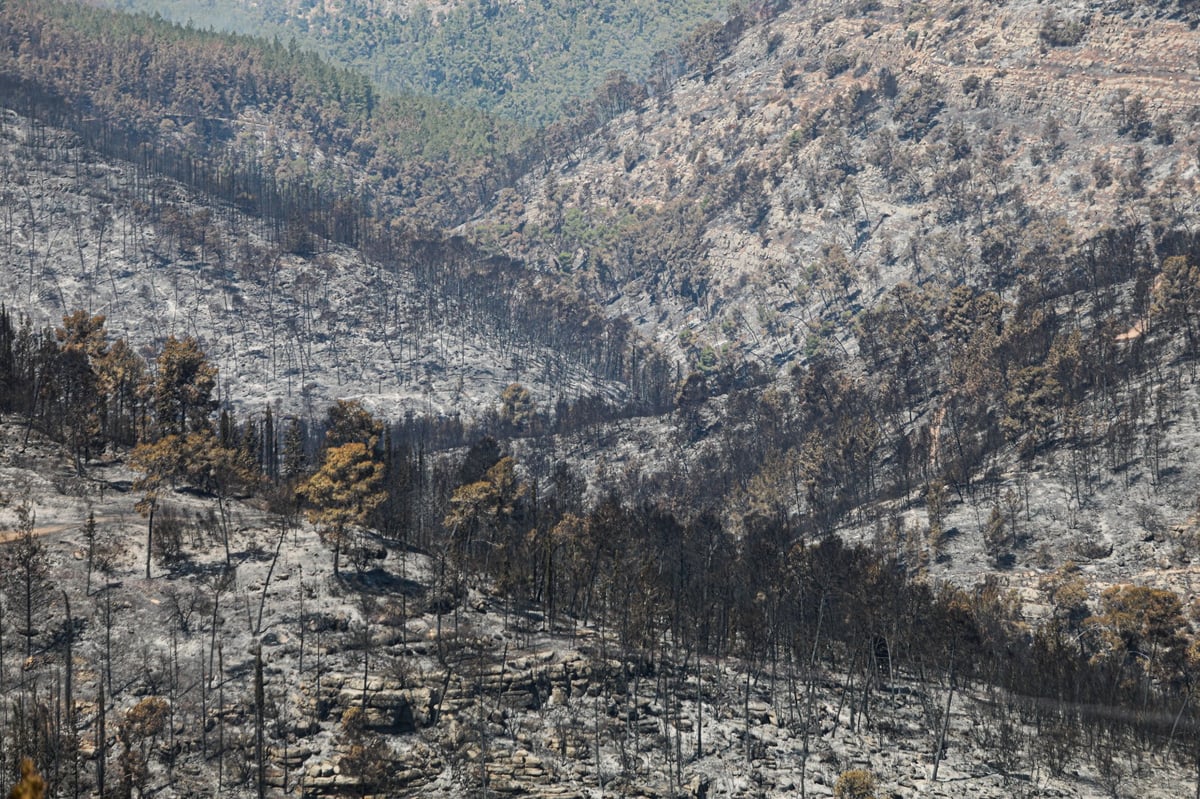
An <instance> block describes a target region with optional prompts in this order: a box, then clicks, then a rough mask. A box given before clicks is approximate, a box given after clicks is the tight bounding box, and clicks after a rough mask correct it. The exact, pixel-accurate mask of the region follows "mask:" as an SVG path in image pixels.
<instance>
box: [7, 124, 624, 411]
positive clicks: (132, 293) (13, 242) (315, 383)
mask: <svg viewBox="0 0 1200 799" xmlns="http://www.w3.org/2000/svg"><path fill="white" fill-rule="evenodd" d="M0 174H2V175H3V176H4V185H3V188H0V196H2V197H3V198H4V207H5V213H4V221H3V242H4V245H5V246H4V247H3V252H2V253H0V292H3V294H4V296H5V297H6V298H7V300H6V302H7V304H8V306H9V309H10V310H11V311H12V312H13V313H14V314H15V315H17V316H25V317H27V318H28V320H29V322H30V323H31V324H32V325H33V326H34V327H35V328H41V327H43V326H51V327H53V326H55V325H58V324H60V323H61V320H62V317H63V316H64V315H66V314H68V313H71V312H72V311H74V310H75V309H78V308H82V309H85V310H87V311H89V312H91V313H97V314H103V315H105V316H106V317H107V319H108V327H109V329H110V330H112V331H113V332H114V333H115V334H116V335H118V336H120V337H123V338H125V339H127V341H128V342H129V343H130V344H131V346H133V347H134V348H135V350H138V351H142V352H151V351H154V350H156V349H157V348H158V347H159V346H160V345H161V342H162V341H163V340H165V339H166V337H167V336H169V335H176V336H184V335H194V336H197V337H198V338H199V339H200V340H201V341H202V342H203V345H204V347H205V348H206V350H207V352H208V354H209V355H210V357H211V358H212V359H213V360H214V362H215V363H216V364H217V366H218V367H219V369H220V375H221V390H220V395H221V397H222V398H223V399H224V400H225V401H227V402H228V403H230V404H231V405H232V406H234V407H236V408H239V409H241V410H243V411H244V412H249V413H255V412H261V411H262V410H263V409H264V408H265V407H267V406H272V407H274V408H275V410H276V411H277V412H278V411H279V410H283V411H284V412H285V413H288V414H305V415H308V416H313V415H315V414H319V413H321V412H322V411H323V409H324V408H325V406H327V405H329V404H330V403H331V402H332V401H333V399H334V398H336V397H360V398H364V399H366V400H367V401H368V403H369V404H370V405H371V406H372V407H374V408H376V409H378V411H379V412H380V413H383V414H385V415H387V416H388V417H391V418H400V417H402V416H403V415H404V413H405V411H411V412H416V413H418V414H429V415H438V414H443V413H451V412H453V411H457V410H465V411H467V412H468V414H472V415H473V414H478V413H480V412H482V411H483V410H485V409H487V408H489V407H492V406H494V405H497V404H498V402H499V396H500V392H501V390H502V389H503V388H504V387H505V386H506V385H508V384H509V383H512V382H514V381H522V382H524V383H527V384H528V385H529V387H530V388H531V389H532V390H533V391H534V393H535V394H536V395H537V396H538V397H539V398H541V401H542V402H549V401H550V399H551V398H552V397H573V396H580V395H583V394H604V395H608V396H611V397H613V398H618V397H620V396H622V395H623V392H624V389H623V388H622V387H621V386H620V385H619V384H617V383H616V382H614V381H612V380H611V379H605V378H603V377H600V376H597V375H595V374H593V373H592V370H591V369H590V368H589V365H588V364H587V363H586V362H581V361H579V360H577V359H576V358H574V357H572V355H571V347H569V346H565V345H564V346H561V347H558V348H551V347H548V346H546V345H544V344H534V343H533V342H532V341H531V340H530V338H529V334H528V332H527V331H525V330H523V328H522V325H521V324H520V323H519V322H514V321H511V320H506V319H505V316H506V315H507V314H508V313H509V311H506V310H497V309H485V308H480V307H479V306H478V304H477V303H476V302H474V301H473V300H471V299H469V298H467V297H464V293H466V292H469V291H471V289H470V288H469V286H470V283H469V280H470V279H471V278H470V277H469V276H467V275H464V276H463V277H462V278H460V280H459V281H458V282H456V283H455V285H454V288H453V289H450V288H447V286H446V284H445V277H446V276H445V274H442V275H441V278H442V280H438V279H435V278H431V277H430V276H429V272H430V270H431V269H439V268H441V267H442V266H443V265H444V264H446V263H447V260H448V258H447V256H446V255H443V254H440V253H439V252H437V251H436V249H433V250H432V251H431V252H429V253H427V254H425V253H422V252H421V251H420V250H418V249H414V251H413V253H412V254H411V256H410V257H409V258H403V257H398V258H397V259H396V260H395V261H394V262H392V263H391V264H390V265H388V266H382V265H380V264H379V263H378V262H374V261H371V260H368V259H367V258H366V257H364V256H363V255H362V254H361V253H357V252H355V251H353V250H351V249H349V248H348V247H345V246H341V245H336V244H333V243H330V242H321V243H320V247H319V248H318V249H319V251H318V252H315V253H313V254H310V255H300V254H296V253H292V252H287V251H283V250H281V249H280V248H279V246H278V245H277V243H276V240H277V237H276V236H275V235H274V231H273V228H272V227H271V226H270V225H269V224H268V223H266V222H265V221H264V220H262V219H256V218H254V217H250V216H247V215H245V214H244V213H242V212H240V211H238V210H236V209H234V208H232V207H230V206H228V205H223V204H214V203H213V201H212V199H211V198H209V197H205V196H203V195H199V194H197V193H195V192H189V191H188V190H186V189H185V188H183V187H182V186H180V185H178V184H176V183H174V182H172V181H170V180H165V179H161V178H158V177H155V176H153V175H149V174H147V173H146V172H145V171H144V170H141V169H138V168H136V167H134V166H132V165H129V164H122V163H120V162H111V161H104V160H100V159H98V158H96V157H95V155H94V154H93V153H90V152H88V151H87V150H85V149H84V148H83V147H82V146H81V145H80V144H79V142H78V140H77V139H76V138H75V137H73V136H72V135H70V134H68V133H65V132H63V131H59V130H55V129H49V130H47V129H46V128H44V127H41V126H39V125H35V124H34V123H32V122H31V121H30V120H28V119H26V118H23V117H19V116H17V115H15V114H13V113H12V112H8V113H7V115H6V116H5V118H4V123H3V128H2V131H0ZM447 249H448V250H449V249H452V247H449V246H448V248H447ZM462 257H463V258H469V257H470V255H469V254H467V255H466V256H462ZM422 260H424V261H425V263H422ZM471 270H472V271H474V270H478V276H477V277H475V278H474V279H475V280H478V281H485V280H488V272H487V271H486V265H484V264H478V265H472V267H471ZM507 279H510V278H505V277H503V276H497V277H496V278H494V279H493V280H492V282H490V283H488V284H487V286H488V287H487V288H485V291H491V290H493V288H494V286H496V285H499V284H501V283H503V282H504V281H505V280H507ZM527 300H530V301H531V300H533V297H529V298H527ZM497 304H498V305H499V306H500V308H504V303H503V300H501V301H500V302H499V303H497ZM519 304H520V298H519V297H517V298H515V299H514V301H512V303H511V305H512V307H513V308H515V307H518V306H519ZM569 337H570V334H564V338H569Z"/></svg>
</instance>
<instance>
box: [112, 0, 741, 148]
mask: <svg viewBox="0 0 1200 799" xmlns="http://www.w3.org/2000/svg"><path fill="white" fill-rule="evenodd" d="M103 1H104V2H105V4H107V5H109V6H110V7H113V8H121V9H127V10H138V11H148V12H157V13H160V14H162V15H163V16H164V17H166V18H167V19H171V20H174V21H176V22H188V21H191V22H192V23H194V24H195V25H197V26H200V27H209V26H212V27H214V28H216V29H218V30H228V31H236V32H239V33H250V34H255V35H265V36H268V37H270V36H278V37H280V38H281V39H283V40H284V41H287V40H288V39H290V38H293V37H294V38H295V40H296V41H297V42H298V43H300V44H301V45H302V46H305V47H311V48H314V49H316V50H318V51H319V52H321V53H324V54H326V55H328V56H330V57H331V58H334V59H336V60H338V61H340V62H342V63H344V64H347V65H350V66H353V67H355V68H356V69H359V70H360V71H362V72H363V73H364V74H366V75H368V76H370V77H371V78H372V79H374V80H376V81H378V82H379V84H380V85H382V86H385V87H388V88H391V89H401V90H405V91H413V92H420V93H427V94H430V95H433V96H435V97H439V98H442V99H445V100H448V101H450V102H453V103H456V104H459V105H463V106H467V107H471V108H479V109H484V110H488V111H492V112H495V113H497V114H499V115H501V116H504V117H508V118H511V119H514V120H517V121H520V122H522V123H524V124H529V125H539V124H547V123H549V122H551V121H553V120H554V119H556V118H558V117H560V116H561V115H562V114H563V112H564V107H565V106H566V105H567V104H568V103H569V102H570V101H572V100H578V99H580V98H587V97H590V96H591V94H592V92H594V91H595V90H596V88H597V87H599V86H600V85H601V83H602V82H603V81H604V78H605V75H606V73H608V72H609V71H610V70H621V71H624V72H626V73H628V74H629V75H630V76H631V77H633V78H634V79H636V80H640V79H642V78H644V77H646V76H647V75H648V74H649V72H650V69H651V64H652V62H653V61H654V59H655V58H656V57H658V58H660V59H661V58H668V59H669V58H672V57H673V56H672V55H671V51H672V50H673V49H674V47H675V45H676V44H677V43H678V42H679V41H680V40H681V39H683V38H684V36H685V34H687V33H688V32H689V31H690V30H691V29H693V28H695V27H697V26H699V25H700V24H701V23H703V22H706V21H708V20H710V19H713V18H715V17H718V16H721V15H723V14H725V12H726V5H727V4H725V3H723V2H719V1H718V0H654V1H653V2H644V1H639V0H609V2H605V3H577V2H569V0H546V1H545V2H537V3H515V2H510V1H509V0H466V1H465V2H458V1H457V0H453V1H452V2H444V3H423V2H379V1H378V0H349V1H348V2H338V3H333V2H325V1H324V0H322V1H321V2H302V1H301V0H266V1H264V2H257V3H248V2H240V1H239V0H218V1H217V2H211V1H210V0H103ZM656 54H657V55H656Z"/></svg>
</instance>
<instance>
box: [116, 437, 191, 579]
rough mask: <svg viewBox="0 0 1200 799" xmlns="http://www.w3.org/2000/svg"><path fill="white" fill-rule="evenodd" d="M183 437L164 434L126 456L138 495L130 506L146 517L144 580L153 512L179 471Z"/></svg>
mask: <svg viewBox="0 0 1200 799" xmlns="http://www.w3.org/2000/svg"><path fill="white" fill-rule="evenodd" d="M183 443H184V437H183V436H178V435H174V434H172V435H168V436H164V437H163V438H160V439H158V440H157V441H151V442H144V443H142V444H139V445H138V446H137V447H136V448H135V449H134V450H133V453H132V454H131V455H130V466H132V467H133V469H134V470H135V471H137V472H139V475H138V477H137V479H135V480H134V481H133V490H134V491H136V492H138V493H139V494H141V498H140V499H138V501H137V504H136V505H134V508H135V509H136V510H137V512H138V513H140V514H142V515H143V516H145V517H146V579H150V556H151V553H152V552H153V544H154V514H155V512H156V511H157V510H158V503H159V501H160V500H161V499H162V496H163V494H164V492H166V491H167V490H169V489H170V488H171V486H172V484H173V483H174V482H175V480H176V479H177V477H178V475H180V474H182V473H183V469H184V463H185V458H184V446H183Z"/></svg>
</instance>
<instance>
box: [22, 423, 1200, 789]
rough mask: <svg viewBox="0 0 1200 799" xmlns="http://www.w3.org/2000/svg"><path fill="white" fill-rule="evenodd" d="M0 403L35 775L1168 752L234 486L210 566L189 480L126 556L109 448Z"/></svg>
mask: <svg viewBox="0 0 1200 799" xmlns="http://www.w3.org/2000/svg"><path fill="white" fill-rule="evenodd" d="M16 421H17V420H15V419H11V418H8V419H5V420H4V421H3V422H2V423H0V474H2V475H3V479H4V484H5V485H6V486H8V488H7V489H6V491H5V499H6V502H9V503H10V504H9V506H8V507H7V508H6V509H5V510H3V511H0V528H6V527H9V526H10V525H18V524H19V520H20V517H19V516H18V515H17V513H16V510H17V508H18V507H20V508H23V509H25V510H27V511H29V512H31V513H32V514H33V516H34V518H35V520H36V524H37V525H38V528H37V529H38V534H37V535H36V536H35V538H34V542H35V546H36V547H37V552H36V557H37V558H38V559H40V560H39V562H43V563H44V566H45V568H46V569H47V570H48V571H47V572H45V573H43V576H44V575H45V574H52V575H53V585H52V586H51V585H49V584H46V583H44V582H37V583H35V584H34V588H33V590H34V591H35V592H36V597H38V598H39V599H38V605H37V608H36V610H35V612H34V615H33V616H32V618H33V620H34V628H33V630H32V632H31V635H30V637H29V638H30V640H31V641H32V642H33V643H34V644H35V649H34V651H35V653H36V654H35V655H34V656H33V657H31V658H29V659H27V660H24V661H23V662H22V653H23V651H24V647H25V643H26V636H25V635H23V634H21V633H19V632H17V633H16V634H13V635H9V636H6V637H5V638H4V639H3V642H2V646H0V680H2V681H3V683H4V685H5V686H6V688H5V696H6V698H7V699H12V700H14V707H20V708H21V710H19V711H16V712H12V713H11V714H10V715H9V716H8V717H7V720H6V727H8V731H9V732H10V733H11V734H14V735H18V736H24V737H22V738H20V740H21V741H22V744H23V748H24V751H36V750H39V747H43V746H45V747H51V748H50V749H49V753H50V754H51V756H52V759H51V760H50V761H49V763H50V765H49V766H48V767H44V771H45V773H46V776H47V777H48V778H49V780H50V784H51V786H52V788H53V789H54V790H55V791H56V793H55V795H69V790H71V789H72V788H71V786H72V785H80V786H81V788H82V790H83V791H84V793H85V794H86V793H88V792H89V791H93V790H94V788H93V786H94V785H95V780H96V779H97V772H96V770H95V764H96V762H97V758H101V757H105V758H106V759H107V760H108V761H109V768H110V770H109V773H108V776H107V778H105V779H106V780H107V781H108V784H109V786H110V790H125V789H126V788H128V789H131V790H133V791H138V792H142V793H151V792H152V793H154V794H155V795H157V796H163V797H172V796H195V795H199V794H211V793H216V794H219V795H221V796H236V797H240V796H253V795H256V791H257V786H258V784H259V779H260V776H261V780H262V784H263V785H264V786H265V789H266V792H267V794H268V795H271V794H276V795H296V796H306V797H323V796H354V795H360V794H361V793H362V792H365V791H374V792H375V793H376V795H378V794H383V795H390V796H398V795H415V794H418V793H419V794H421V795H444V796H469V795H477V794H479V793H487V794H489V795H500V796H529V797H548V798H549V797H598V796H602V795H609V796H611V795H614V794H615V795H621V796H630V797H639V796H640V797H659V796H690V797H700V796H729V797H733V796H751V795H753V796H767V797H783V796H795V795H797V793H798V792H799V791H800V790H801V787H800V786H801V785H802V784H803V785H804V786H805V787H804V791H805V795H808V796H817V797H820V796H831V795H833V790H832V789H833V786H834V785H835V783H836V782H837V780H838V778H839V775H840V774H842V773H843V772H846V771H850V770H853V769H865V770H867V771H869V772H870V773H872V774H873V775H875V778H876V779H877V780H878V788H879V792H880V794H879V795H901V796H909V795H917V794H920V795H926V796H937V797H943V796H944V797H951V796H963V795H969V796H975V797H981V798H985V797H986V798H990V797H1008V796H1013V795H1030V796H1073V797H1100V796H1109V795H1111V794H1112V792H1113V791H1117V792H1119V794H1120V795H1130V796H1163V797H1165V796H1176V795H1181V792H1180V791H1179V790H1178V789H1179V788H1180V787H1181V785H1183V784H1184V781H1185V780H1186V779H1188V776H1187V775H1185V774H1184V773H1182V771H1181V770H1180V769H1179V768H1178V766H1176V765H1173V764H1171V763H1170V762H1163V761H1160V760H1154V761H1152V762H1148V761H1146V760H1144V759H1142V758H1141V757H1138V758H1133V757H1131V756H1130V757H1127V756H1126V755H1125V754H1114V753H1110V752H1102V753H1100V754H1099V755H1098V756H1096V757H1095V758H1087V759H1084V758H1077V757H1076V756H1075V755H1071V754H1067V753H1068V752H1074V751H1075V750H1074V749H1073V747H1077V746H1078V745H1079V741H1076V740H1072V739H1071V738H1070V737H1069V736H1070V735H1074V733H1070V732H1069V730H1067V729H1066V728H1064V729H1059V728H1057V727H1055V728H1051V727H1043V728H1041V729H1038V728H1036V727H1035V726H1033V725H1031V724H1022V723H1019V722H1016V723H1014V721H1013V719H1014V717H1013V716H1010V715H1006V714H1003V713H1000V712H999V707H1000V705H1002V704H1010V703H1011V702H1012V701H1013V700H1012V698H1010V697H1005V696H1003V695H1002V694H997V693H995V692H993V691H991V690H989V689H988V688H987V687H986V686H983V685H979V686H973V685H970V684H967V685H957V686H953V687H951V685H952V683H940V682H937V681H925V680H918V679H915V678H914V677H912V676H901V675H890V674H889V673H888V672H887V669H886V668H883V670H882V671H879V672H875V673H874V676H872V677H871V678H870V679H869V681H868V682H865V683H856V682H855V678H854V677H849V678H848V679H846V675H843V674H841V673H839V672H838V671H837V670H835V669H831V668H828V667H827V666H826V665H825V664H824V660H822V661H821V663H820V664H818V665H816V666H815V667H806V668H803V669H800V670H796V671H793V670H792V669H791V668H790V667H789V668H788V669H783V668H779V669H778V670H777V669H775V668H766V667H756V666H755V665H754V664H752V663H749V662H747V661H744V660H742V659H739V658H737V657H730V656H726V657H722V658H712V657H707V656H706V657H704V658H702V659H700V660H699V661H698V662H696V661H693V662H691V663H690V664H689V661H688V659H687V658H681V656H680V653H679V652H677V651H675V652H671V651H669V650H664V651H663V652H662V653H660V654H659V655H658V656H654V655H653V654H651V655H650V656H649V657H646V654H645V653H643V654H638V653H634V652H631V651H628V650H626V649H624V648H623V647H622V646H621V644H620V641H619V635H618V630H617V628H615V627H608V626H605V625H603V624H599V623H586V622H582V621H581V620H578V619H570V618H559V619H558V620H557V621H555V620H552V619H549V618H547V617H546V616H545V615H544V614H543V613H542V612H541V611H539V610H536V609H534V608H530V607H528V606H524V605H522V604H520V603H515V604H514V603H511V602H509V601H506V600H504V599H503V598H502V597H500V596H498V595H496V594H494V593H493V592H492V591H490V590H489V589H487V587H486V586H483V585H472V584H465V585H464V584H459V583H458V582H457V580H453V581H452V580H448V579H447V577H446V575H445V571H444V564H439V555H438V553H437V552H420V551H416V550H410V549H409V548H408V547H406V546H405V545H403V544H402V543H401V542H399V541H393V540H385V539H380V538H378V537H376V536H374V535H371V536H369V537H367V538H365V539H363V540H362V541H361V542H360V543H361V544H362V546H363V553H364V554H363V558H364V559H362V560H357V559H356V563H357V565H356V566H355V567H354V568H353V569H347V571H345V572H344V573H343V574H342V576H341V577H335V576H334V574H333V573H332V569H331V556H330V553H329V551H328V549H327V548H326V547H325V546H324V545H323V544H322V543H321V541H320V540H319V539H318V537H317V535H316V532H315V531H314V530H313V529H312V528H311V527H309V526H308V525H305V524H303V523H298V522H297V521H296V520H295V519H294V518H291V519H289V518H287V517H276V516H273V515H267V514H264V512H263V510H262V509H261V508H259V507H256V506H254V505H247V504H235V505H234V506H233V508H232V509H231V515H232V520H233V524H234V526H235V528H236V532H235V534H234V537H233V540H232V541H231V548H232V551H233V563H232V568H226V567H225V564H224V563H223V561H222V558H221V556H220V554H219V550H220V547H219V546H215V545H214V544H215V539H213V538H212V536H214V535H216V534H217V533H216V529H215V527H212V526H206V525H213V524H215V522H214V521H213V520H212V500H211V498H205V497H203V496H199V495H197V494H195V493H194V492H173V493H172V494H171V495H170V496H168V497H167V498H165V500H164V505H163V511H162V513H163V514H164V516H165V517H166V518H167V519H168V521H167V523H166V525H165V526H163V527H161V528H160V533H161V532H163V531H167V530H170V529H176V530H177V532H178V533H181V534H182V537H181V538H180V539H179V540H176V541H175V544H174V546H177V547H178V549H177V550H174V554H172V555H170V557H169V558H168V559H167V560H166V561H156V565H155V568H154V571H153V577H152V578H151V579H146V578H145V576H144V575H143V574H142V571H141V570H142V563H143V551H142V549H141V544H140V543H139V542H141V541H142V540H143V537H144V536H143V534H144V525H145V521H144V519H142V518H141V517H140V516H139V515H138V514H136V513H135V512H133V511H132V505H133V500H134V496H133V495H132V493H131V492H130V491H129V490H128V480H129V478H130V477H131V476H132V475H131V474H130V473H129V472H128V471H127V470H126V469H125V468H124V467H123V466H122V465H121V464H119V463H108V464H96V465H95V466H94V468H93V469H91V470H90V471H89V475H88V479H87V480H80V479H79V478H78V477H77V476H76V475H75V474H74V470H73V469H72V467H71V464H70V459H69V458H67V457H66V456H65V453H63V452H62V451H61V450H60V449H59V448H58V447H56V446H54V445H53V444H50V443H49V442H46V441H45V440H43V439H41V438H40V437H39V436H36V435H34V436H33V437H32V438H31V439H28V440H26V434H25V431H24V429H23V426H21V425H19V424H16V423H15V422H16ZM23 441H25V443H24V444H23V443H22V442H23ZM88 513H91V514H93V517H94V519H95V527H94V530H93V532H92V533H91V537H89V534H88V532H87V530H86V525H85V524H83V523H82V522H81V521H80V520H86V518H87V515H88ZM190 518H195V519H197V520H198V521H197V523H196V525H193V524H191V523H190V522H189V521H188V519H190ZM206 518H207V519H208V522H205V521H204V520H205V519H206ZM72 519H73V520H75V523H74V524H70V523H68V524H66V525H61V524H60V523H62V522H64V521H67V520H72ZM172 526H174V527H172ZM163 551H164V552H168V551H170V550H163ZM5 587H6V588H5V590H6V591H8V592H9V597H10V602H9V604H8V605H7V608H8V609H9V611H10V613H14V614H15V613H17V612H18V608H19V606H20V602H21V600H20V595H19V593H18V592H17V586H16V584H15V583H13V582H12V581H11V580H9V581H8V582H6V583H5ZM68 621H69V622H70V625H68ZM11 629H14V630H19V629H21V628H19V627H14V628H11ZM68 636H69V637H70V643H69V645H68V644H67V643H66V640H67V637H68ZM64 647H66V648H65V650H64ZM259 653H261V654H259ZM68 663H70V664H71V670H72V676H71V678H70V679H67V678H66V673H67V668H68V666H67V664H68ZM866 673H867V672H864V674H866ZM256 675H258V676H256ZM64 681H65V682H66V687H65V689H64ZM63 690H65V691H66V692H68V693H66V694H65V698H64V695H63V694H62V693H61V692H62V691H63ZM256 695H257V696H258V697H260V698H258V699H256ZM17 698H20V699H21V701H22V703H23V704H21V705H19V706H18V705H16V704H15V700H16V699H17ZM64 702H65V703H71V704H70V706H71V709H70V710H64V709H63V708H64V704H63V703H64ZM56 703H58V704H56ZM99 703H104V707H105V711H104V713H103V715H102V714H101V712H100V709H99V708H100V705H99ZM6 707H8V705H7V704H6ZM55 707H57V708H59V710H58V715H57V716H53V709H54V708H55ZM947 708H948V709H949V710H950V715H949V726H948V727H947V731H946V732H944V733H942V734H943V735H944V736H946V737H945V753H944V757H941V758H938V764H937V766H936V767H935V766H934V764H933V753H934V752H935V751H936V750H937V748H938V746H939V738H938V730H939V729H940V727H939V725H938V720H939V719H940V718H942V717H943V716H942V715H941V714H942V713H943V712H944V711H945V709H947ZM39 712H41V713H48V714H51V715H50V716H43V717H38V716H36V713H39ZM1029 712H1031V713H1032V710H1030V711H1029ZM1093 712H1094V710H1093ZM64 714H65V718H66V719H67V726H66V729H67V730H69V732H66V733H64V732H63V726H62V720H63V718H64ZM55 719H57V721H56V720H55ZM39 725H41V726H39ZM806 729H807V730H810V734H806V733H805V732H804V730H806ZM260 730H261V738H260V737H258V736H259V734H260V733H259V731H260ZM102 732H103V733H104V735H103V736H101V733H102ZM39 736H45V737H44V738H43V737H39ZM58 736H61V737H58ZM1063 736H1068V737H1063ZM1101 742H1102V743H1103V744H1104V745H1106V746H1108V745H1112V744H1111V742H1106V741H1105V740H1104V739H1101ZM72 746H77V747H78V748H77V749H74V748H72ZM260 747H261V748H260ZM1023 753H1029V754H1028V755H1027V756H1026V755H1024V754H1023ZM15 756H16V754H15V753H14V752H12V751H10V750H9V749H7V748H6V749H5V751H4V754H3V756H2V757H3V760H0V765H3V767H4V768H5V769H6V772H7V769H8V768H9V767H11V766H14V765H15V760H14V758H15ZM260 762H261V763H262V764H263V770H262V771H261V773H260V772H259V770H258V769H259V764H260ZM76 767H78V771H76ZM77 780H78V782H76V781H77ZM1189 789H1190V785H1189Z"/></svg>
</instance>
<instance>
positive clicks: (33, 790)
mask: <svg viewBox="0 0 1200 799" xmlns="http://www.w3.org/2000/svg"><path fill="white" fill-rule="evenodd" d="M45 795H46V781H45V780H44V779H42V775H41V774H38V770H37V768H36V767H35V766H34V765H33V761H32V760H30V759H29V758H27V757H25V758H21V781H20V782H18V783H17V784H16V785H14V786H13V788H12V790H11V791H9V792H8V799H42V798H43V797H44V796H45Z"/></svg>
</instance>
